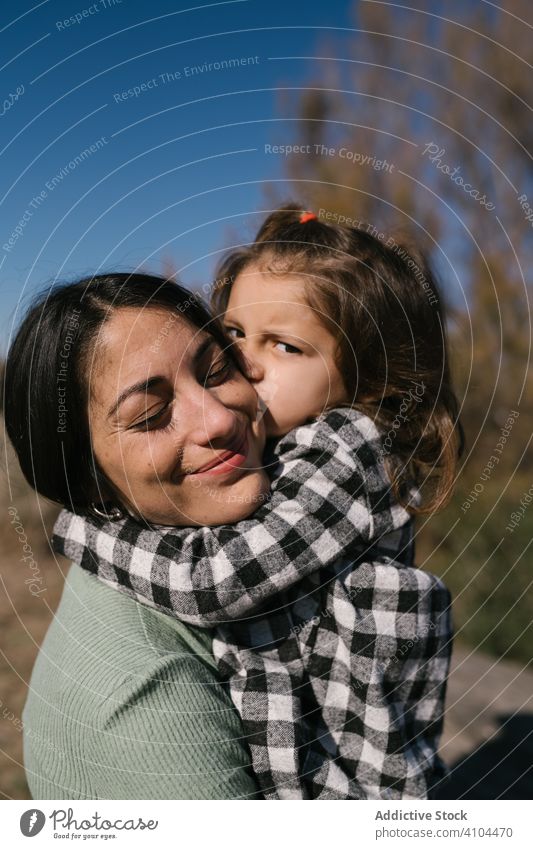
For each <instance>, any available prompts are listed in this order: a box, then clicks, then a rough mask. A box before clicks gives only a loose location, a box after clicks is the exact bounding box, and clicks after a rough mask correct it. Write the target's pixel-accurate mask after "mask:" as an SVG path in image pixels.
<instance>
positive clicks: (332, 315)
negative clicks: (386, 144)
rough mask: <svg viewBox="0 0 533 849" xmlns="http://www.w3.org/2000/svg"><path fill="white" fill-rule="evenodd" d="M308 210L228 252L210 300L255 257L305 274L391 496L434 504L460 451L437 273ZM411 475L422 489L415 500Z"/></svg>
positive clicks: (288, 209) (291, 212) (217, 300)
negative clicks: (377, 440) (367, 422)
mask: <svg viewBox="0 0 533 849" xmlns="http://www.w3.org/2000/svg"><path fill="white" fill-rule="evenodd" d="M303 213H305V210H304V209H303V208H302V207H300V206H299V205H297V204H292V203H289V204H286V205H285V206H283V207H281V208H280V209H278V210H276V211H275V212H273V213H271V214H270V215H269V216H268V217H267V219H266V220H265V221H264V223H263V224H262V226H261V228H260V229H259V232H258V233H257V236H256V238H255V241H254V242H253V243H252V244H250V245H247V246H244V247H239V248H237V249H235V250H232V251H231V252H230V253H228V254H227V255H226V256H225V257H224V258H223V260H222V262H221V263H220V265H219V267H218V269H217V274H216V280H215V284H214V288H213V294H212V298H211V303H212V307H213V308H214V310H215V312H216V314H217V315H221V314H223V313H224V312H225V310H226V307H227V304H228V300H229V296H230V292H231V287H232V285H233V282H234V281H235V279H236V277H237V276H238V275H239V274H242V273H245V272H246V270H247V269H250V268H252V266H253V267H254V268H255V269H257V270H259V271H263V272H268V273H271V274H273V275H277V276H283V275H288V274H298V275H302V276H303V279H304V281H305V287H306V297H307V300H308V303H309V305H310V306H311V307H312V308H313V309H315V310H316V312H317V315H318V317H319V319H320V320H321V321H322V322H323V323H324V325H325V326H326V327H327V328H328V330H330V332H332V333H333V334H334V335H335V336H336V338H337V342H338V347H337V367H338V368H339V371H340V373H341V375H342V376H343V379H344V384H345V389H346V392H347V395H348V397H349V398H350V399H351V405H352V406H354V407H357V408H358V409H360V410H361V411H362V412H365V413H366V414H367V415H369V416H371V418H373V420H374V421H375V423H376V425H377V426H378V428H379V429H380V431H381V433H382V436H383V458H384V462H385V464H386V467H387V471H388V474H389V477H390V480H391V486H392V490H393V492H394V495H395V497H396V498H397V499H398V501H399V502H400V503H402V504H404V505H405V506H406V507H407V509H409V510H410V512H412V513H422V512H426V513H430V512H434V511H435V510H437V509H439V508H440V507H442V506H444V504H445V503H447V501H448V500H449V498H450V496H451V493H452V489H453V484H454V481H455V474H456V465H457V459H458V457H459V456H460V455H461V452H462V450H463V434H462V428H461V425H460V423H459V421H458V406H457V399H456V397H455V394H454V391H453V388H452V385H451V378H450V371H449V362H448V351H447V341H446V330H445V318H444V308H443V304H442V298H441V295H440V293H439V290H438V285H437V281H436V279H435V276H434V275H433V273H432V272H431V269H430V267H429V264H428V262H427V260H426V259H425V257H424V256H423V255H422V254H421V253H420V252H418V251H416V250H414V249H412V248H409V249H408V248H406V247H405V246H404V245H402V244H400V243H399V242H397V241H395V240H394V239H392V238H389V239H388V240H387V241H385V240H384V239H379V238H376V237H375V236H373V235H371V234H370V233H369V232H366V231H365V230H364V229H359V228H355V227H342V226H339V225H335V224H330V223H327V222H326V221H324V220H320V219H319V218H318V217H317V216H314V215H311V216H310V215H308V214H303ZM413 483H414V484H415V485H417V486H420V487H422V488H423V493H424V498H423V500H422V502H421V503H419V504H418V505H416V506H415V505H414V504H413V503H412V502H411V499H410V495H409V488H410V486H411V485H412V484H413Z"/></svg>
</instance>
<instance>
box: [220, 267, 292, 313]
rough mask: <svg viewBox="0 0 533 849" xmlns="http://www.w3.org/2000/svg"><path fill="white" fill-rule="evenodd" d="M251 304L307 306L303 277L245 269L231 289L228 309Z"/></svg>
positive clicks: (254, 268)
mask: <svg viewBox="0 0 533 849" xmlns="http://www.w3.org/2000/svg"><path fill="white" fill-rule="evenodd" d="M251 304H264V305H265V306H266V305H267V304H271V305H276V304H280V305H283V304H301V305H305V306H308V299H307V295H306V277H305V275H303V274H274V273H273V272H272V271H268V270H263V269H260V268H257V267H253V266H252V267H250V268H247V269H245V270H244V271H242V272H241V273H240V274H239V275H237V278H236V280H235V282H234V284H233V286H232V288H231V292H230V296H229V300H228V309H229V308H231V307H238V306H245V305H251Z"/></svg>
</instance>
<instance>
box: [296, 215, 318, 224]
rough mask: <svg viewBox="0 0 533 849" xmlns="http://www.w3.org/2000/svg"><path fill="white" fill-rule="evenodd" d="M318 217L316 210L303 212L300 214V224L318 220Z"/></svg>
mask: <svg viewBox="0 0 533 849" xmlns="http://www.w3.org/2000/svg"><path fill="white" fill-rule="evenodd" d="M316 220H317V217H316V215H315V213H314V212H302V214H301V215H300V224H307V222H308V221H316Z"/></svg>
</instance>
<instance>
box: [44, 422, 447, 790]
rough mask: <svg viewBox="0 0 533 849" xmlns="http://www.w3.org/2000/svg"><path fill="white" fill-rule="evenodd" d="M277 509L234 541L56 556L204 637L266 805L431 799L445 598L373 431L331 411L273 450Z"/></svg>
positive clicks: (126, 544)
mask: <svg viewBox="0 0 533 849" xmlns="http://www.w3.org/2000/svg"><path fill="white" fill-rule="evenodd" d="M275 455H276V456H277V459H278V464H277V466H276V468H275V470H274V472H273V479H272V490H271V497H270V500H269V501H267V502H265V503H263V504H262V505H261V506H260V507H259V509H258V510H257V511H256V512H255V513H254V515H253V516H252V517H250V518H248V519H244V520H242V521H240V522H238V523H236V524H235V525H224V526H219V527H202V528H192V529H191V528H169V527H161V526H156V527H154V526H151V527H147V526H143V525H142V524H141V523H140V522H137V521H135V520H133V519H130V518H127V519H124V520H120V521H118V522H107V523H103V524H98V523H97V522H96V521H95V520H93V519H91V518H87V517H85V516H78V515H74V514H73V513H70V512H68V511H66V510H64V511H63V512H62V513H61V515H60V516H59V519H58V521H57V523H56V526H55V529H54V531H55V533H54V545H55V548H56V550H57V551H59V552H60V553H62V554H65V555H66V556H67V557H69V558H71V559H72V560H73V561H75V562H76V563H78V564H79V565H80V566H82V567H83V568H84V569H87V570H88V571H89V572H91V573H93V574H95V575H97V576H98V577H99V578H100V579H101V580H102V581H104V582H105V583H106V584H108V585H109V586H112V587H115V588H116V589H119V590H121V591H122V592H124V593H126V594H127V595H129V596H131V597H133V598H134V599H137V600H138V601H141V602H144V603H147V604H150V605H152V606H154V607H156V608H158V609H159V610H161V611H164V612H165V613H168V614H170V615H173V616H176V617H177V618H179V619H181V620H183V621H185V622H189V623H191V624H193V625H196V626H200V627H203V628H207V627H212V628H213V629H214V630H213V652H214V655H215V658H216V660H217V663H218V669H219V672H220V674H221V675H222V677H223V678H224V679H227V680H228V682H229V687H230V691H231V695H232V699H233V702H234V704H235V706H236V708H237V710H238V711H239V713H240V715H241V717H242V722H243V728H244V733H245V736H246V739H247V742H248V744H249V747H250V752H251V756H252V762H253V768H254V772H255V774H256V776H257V779H258V782H259V785H260V787H261V790H262V792H263V794H264V796H265V797H266V798H271V799H309V798H313V799H317V798H319V799H380V798H385V799H387V798H388V799H423V798H427V797H428V796H429V795H431V791H432V788H433V787H434V786H435V784H436V783H437V782H438V781H439V780H440V779H441V778H442V777H443V776H444V775H445V769H444V767H443V765H442V763H441V761H440V759H439V757H438V755H437V746H438V741H439V736H440V732H441V728H442V719H443V709H444V697H445V689H446V678H447V674H448V667H449V660H450V654H451V638H452V632H451V621H450V595H449V593H448V590H447V589H446V587H445V586H444V584H443V583H442V582H441V581H440V580H439V579H438V578H436V577H434V576H433V575H430V574H428V573H427V572H423V571H421V570H419V569H416V568H414V565H413V539H412V536H413V534H412V524H413V523H412V519H411V518H410V516H409V515H408V513H407V512H406V511H405V510H404V509H403V508H402V507H400V506H399V505H398V504H397V503H396V502H394V500H393V498H392V495H391V490H390V486H389V481H388V478H387V475H386V472H385V469H384V465H383V462H382V455H381V441H380V437H379V433H378V431H377V430H376V427H375V425H374V424H373V422H372V421H371V420H370V419H369V418H368V417H367V416H365V415H363V414H361V413H360V412H357V411H356V410H353V409H348V408H347V409H345V408H342V409H337V410H332V411H330V412H328V413H326V414H324V415H323V416H322V417H320V418H319V419H318V420H316V421H315V422H313V423H311V424H306V425H303V426H301V427H299V428H296V429H295V430H293V431H291V432H290V433H289V434H287V436H285V437H283V438H282V439H280V440H279V442H278V443H277V445H276V447H275Z"/></svg>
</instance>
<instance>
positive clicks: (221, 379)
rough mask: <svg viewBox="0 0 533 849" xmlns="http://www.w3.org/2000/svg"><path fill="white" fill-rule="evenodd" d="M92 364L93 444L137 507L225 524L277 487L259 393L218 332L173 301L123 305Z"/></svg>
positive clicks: (161, 518)
mask: <svg viewBox="0 0 533 849" xmlns="http://www.w3.org/2000/svg"><path fill="white" fill-rule="evenodd" d="M161 340H163V341H161ZM91 371H92V373H91V375H90V377H89V379H90V401H89V423H90V430H91V440H92V447H93V451H94V454H95V457H96V460H97V462H98V464H99V466H100V468H101V469H102V470H103V472H104V473H105V475H106V476H107V478H108V479H109V480H110V481H111V483H112V485H113V487H114V488H115V491H116V492H118V494H119V499H120V501H121V502H122V503H123V504H125V505H127V506H128V508H129V509H130V512H133V513H134V514H136V515H140V516H142V517H144V518H145V519H147V520H148V521H150V522H154V523H157V524H164V525H203V524H207V525H217V524H225V523H231V522H236V521H238V520H239V519H243V518H244V517H246V516H248V515H249V514H250V513H252V512H254V511H255V510H256V509H257V507H258V506H259V503H260V501H261V500H262V499H263V498H264V497H265V496H266V494H267V493H268V491H269V480H268V477H267V475H266V473H265V472H264V470H263V469H262V452H263V447H264V429H263V426H262V422H261V416H260V415H258V398H257V394H256V392H255V390H254V388H253V387H252V386H251V385H250V383H249V382H248V381H247V380H246V378H245V377H244V376H243V375H242V374H241V373H240V372H239V371H238V369H237V368H236V367H235V365H234V364H233V361H232V359H231V358H229V357H228V356H227V354H224V353H223V352H222V351H221V349H220V347H219V346H218V344H217V343H216V342H215V340H214V339H213V338H212V337H211V336H210V335H209V334H208V333H206V332H203V331H201V330H197V329H196V328H193V327H190V326H189V325H188V324H187V323H186V322H185V321H184V320H183V319H182V318H180V317H179V316H178V315H177V314H175V313H170V312H167V311H165V310H160V309H156V308H151V309H144V310H138V309H134V308H130V309H125V308H122V309H118V310H117V311H116V312H115V313H114V314H113V315H112V316H111V317H110V318H109V320H108V321H107V322H106V323H105V324H104V325H103V327H102V330H101V334H100V339H99V342H98V343H97V347H96V349H95V352H94V357H93V368H92V370H91Z"/></svg>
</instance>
